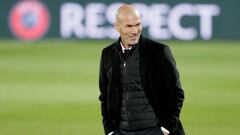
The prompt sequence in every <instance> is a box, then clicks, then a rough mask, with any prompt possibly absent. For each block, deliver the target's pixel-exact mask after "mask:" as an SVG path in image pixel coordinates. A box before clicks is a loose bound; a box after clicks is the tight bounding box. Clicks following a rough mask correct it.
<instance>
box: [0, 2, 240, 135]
mask: <svg viewBox="0 0 240 135" xmlns="http://www.w3.org/2000/svg"><path fill="white" fill-rule="evenodd" d="M125 2H128V1H118V2H115V1H113V0H105V1H87V0H8V1H4V3H2V4H0V16H1V17H0V135H103V128H102V124H101V115H100V104H99V101H98V95H99V90H98V69H99V59H100V54H101V50H102V49H103V48H104V47H106V46H107V45H109V44H111V43H112V42H114V41H115V39H116V38H118V34H117V33H116V32H115V30H114V28H113V26H112V24H113V22H114V19H115V13H116V10H117V8H118V7H119V6H120V5H121V4H123V3H125ZM128 3H129V2H128ZM131 3H133V4H134V5H135V6H136V7H137V8H138V9H139V10H140V13H141V16H142V25H143V28H144V29H143V35H145V36H147V37H149V38H152V39H154V40H157V41H159V42H162V43H165V44H168V45H169V46H170V47H171V49H172V52H173V55H174V57H175V59H176V61H177V67H178V69H179V71H180V75H181V81H182V86H183V89H184V90H185V95H186V100H185V102H184V106H183V109H182V113H181V120H182V122H183V124H184V127H185V130H186V133H187V135H205V134H210V135H226V134H231V135H238V134H239V133H240V130H239V125H240V118H239V114H240V70H239V69H240V40H239V39H240V27H239V24H240V15H239V12H240V9H239V4H240V2H239V1H237V0H229V1H227V0H195V1H191V0H183V1H175V0H168V1H163V0H162V1H161V0H152V1H147V0H139V1H137V0H133V1H131Z"/></svg>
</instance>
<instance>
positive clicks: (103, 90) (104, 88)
mask: <svg viewBox="0 0 240 135" xmlns="http://www.w3.org/2000/svg"><path fill="white" fill-rule="evenodd" d="M108 84H109V80H108V77H107V74H106V69H105V66H104V50H103V51H102V55H101V60H100V70H99V89H100V96H99V100H100V103H101V115H102V123H103V128H104V132H105V134H106V135H107V134H108V133H109V132H111V131H112V129H111V127H112V126H111V124H110V120H109V117H108V112H107V102H108V101H107V99H108V98H107V94H108Z"/></svg>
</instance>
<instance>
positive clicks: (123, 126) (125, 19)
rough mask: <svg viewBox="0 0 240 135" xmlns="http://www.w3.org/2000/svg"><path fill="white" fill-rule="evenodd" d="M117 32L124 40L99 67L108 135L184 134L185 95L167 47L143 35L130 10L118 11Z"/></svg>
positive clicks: (104, 53) (136, 14)
mask: <svg viewBox="0 0 240 135" xmlns="http://www.w3.org/2000/svg"><path fill="white" fill-rule="evenodd" d="M115 29H116V30H117V31H118V32H119V34H120V38H119V40H118V41H116V42H115V43H113V44H111V45H110V46H108V47H106V48H104V49H103V51H102V56H101V62H100V77H99V87H100V96H99V100H100V101H101V111H102V117H103V126H104V130H105V135H185V133H184V130H183V127H182V125H181V122H180V120H179V114H180V111H181V107H182V104H183V100H184V92H183V90H182V88H181V85H180V80H179V74H178V71H177V69H176V66H175V61H174V59H173V56H172V54H171V51H170V49H169V47H168V46H166V45H163V44H161V43H157V42H155V41H152V40H150V39H147V38H145V37H143V36H142V35H141V32H142V27H141V19H140V15H139V12H138V11H137V10H136V9H135V8H134V6H132V5H123V6H121V7H120V8H119V9H118V11H117V15H116V22H115Z"/></svg>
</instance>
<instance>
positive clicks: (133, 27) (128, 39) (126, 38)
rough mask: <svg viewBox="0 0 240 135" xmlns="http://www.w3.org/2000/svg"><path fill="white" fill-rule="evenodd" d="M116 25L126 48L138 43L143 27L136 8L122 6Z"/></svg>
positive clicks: (118, 12) (117, 15)
mask: <svg viewBox="0 0 240 135" xmlns="http://www.w3.org/2000/svg"><path fill="white" fill-rule="evenodd" d="M114 25H115V29H116V30H117V31H118V32H119V34H120V36H121V41H122V43H123V45H124V46H125V47H129V46H130V45H133V44H136V43H138V40H139V38H140V35H141V32H142V26H141V19H140V14H139V12H138V11H137V10H136V8H135V7H134V6H132V5H123V6H121V7H120V8H119V9H118V11H117V14H116V22H115V24H114Z"/></svg>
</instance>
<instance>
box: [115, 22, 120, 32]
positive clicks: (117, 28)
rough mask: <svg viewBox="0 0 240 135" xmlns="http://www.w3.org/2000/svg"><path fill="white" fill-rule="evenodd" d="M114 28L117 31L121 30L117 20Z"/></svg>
mask: <svg viewBox="0 0 240 135" xmlns="http://www.w3.org/2000/svg"><path fill="white" fill-rule="evenodd" d="M114 28H115V30H116V31H117V32H119V25H118V24H117V23H116V22H114Z"/></svg>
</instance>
